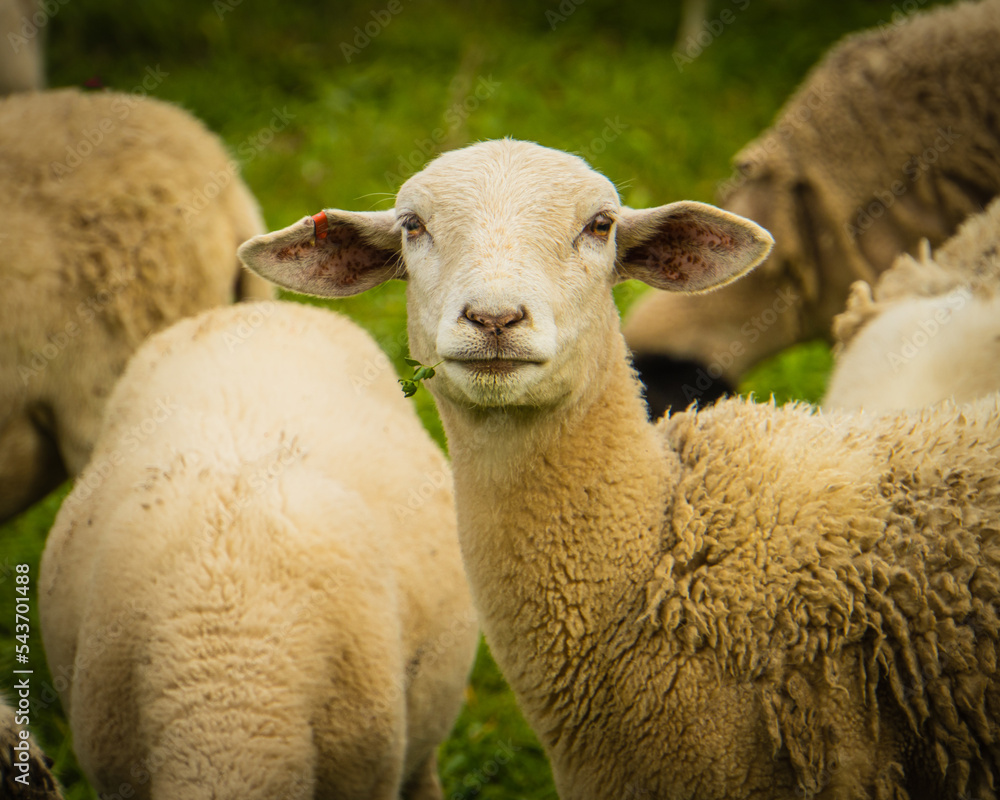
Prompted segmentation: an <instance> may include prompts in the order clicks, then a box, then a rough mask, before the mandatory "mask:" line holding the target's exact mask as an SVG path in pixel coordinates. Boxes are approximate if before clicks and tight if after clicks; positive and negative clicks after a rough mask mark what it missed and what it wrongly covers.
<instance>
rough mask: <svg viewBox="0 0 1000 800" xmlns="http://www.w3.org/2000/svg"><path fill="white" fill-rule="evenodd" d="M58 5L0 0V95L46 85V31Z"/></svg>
mask: <svg viewBox="0 0 1000 800" xmlns="http://www.w3.org/2000/svg"><path fill="white" fill-rule="evenodd" d="M58 8H59V5H58V4H56V3H52V4H51V5H47V6H46V7H45V8H40V7H39V5H38V3H37V2H36V0H0V95H5V94H11V93H12V92H27V91H32V90H37V89H41V88H42V87H43V86H45V47H44V45H45V31H46V28H47V27H48V23H49V20H50V18H51V16H52V13H53V12H54V11H55V10H57V9H58Z"/></svg>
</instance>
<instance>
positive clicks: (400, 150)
mask: <svg viewBox="0 0 1000 800" xmlns="http://www.w3.org/2000/svg"><path fill="white" fill-rule="evenodd" d="M924 5H930V3H927V4H925V3H921V2H916V1H915V0H908V2H907V3H905V4H903V3H890V2H872V1H867V2H866V1H864V0H845V1H844V2H841V3H814V2H810V3H806V2H796V1H795V0H712V2H709V3H708V9H707V21H706V25H705V26H703V27H702V28H701V33H700V35H699V36H698V37H697V39H695V40H693V41H687V40H684V41H681V42H679V46H680V49H679V51H677V53H679V55H675V50H674V46H675V42H676V40H677V37H678V27H679V24H680V19H681V4H680V3H668V2H661V3H648V2H639V0H615V1H614V2H610V1H609V0H562V2H558V0H551V2H537V3H536V2H528V0H516V1H515V2H508V3H474V2H453V3H444V2H421V0H386V1H385V2H380V1H379V0H377V1H376V2H374V3H371V2H339V3H337V2H333V3H316V2H310V3H306V2H300V1H299V0H290V1H286V2H283V3H280V4H279V3H261V2H255V0H215V1H214V2H212V1H211V0H202V1H201V2H195V0H145V2H142V3H136V2H125V0H88V2H72V0H48V7H49V9H50V10H53V11H54V13H51V14H49V15H46V16H45V24H44V25H43V26H42V27H43V28H44V33H45V35H46V36H47V37H48V75H49V83H50V85H52V86H66V85H81V84H84V83H87V82H91V83H93V82H99V83H100V85H103V86H107V87H109V88H113V89H117V90H122V91H131V90H134V89H135V87H138V86H140V85H141V84H142V82H143V80H144V79H146V78H147V77H149V76H150V75H153V74H159V75H160V76H161V78H157V79H156V80H155V81H151V82H150V83H153V82H155V83H156V86H155V88H154V89H153V91H152V94H154V95H156V96H158V97H160V98H164V99H168V100H171V101H174V102H176V103H179V104H180V105H182V106H183V107H185V108H187V109H188V110H190V111H191V112H192V113H194V114H195V115H197V116H199V117H200V118H202V119H203V120H204V121H205V122H206V123H207V124H208V126H209V127H210V128H212V129H213V130H215V131H217V132H218V133H219V134H220V135H221V136H222V138H223V139H224V140H225V141H226V143H227V144H228V145H229V147H230V148H231V150H232V152H233V154H234V157H235V158H236V160H237V161H238V162H239V163H240V165H241V168H242V170H243V174H244V176H245V178H246V180H247V182H248V183H249V185H250V187H251V188H252V189H253V190H254V192H255V193H256V194H257V197H258V198H259V200H260V203H261V206H262V208H263V211H264V216H265V218H266V220H267V224H268V226H269V227H270V228H272V229H274V228H280V227H284V226H286V225H288V224H290V223H292V222H294V221H295V220H297V219H299V218H301V217H302V216H304V215H306V214H312V213H314V212H316V211H318V210H319V209H320V208H323V207H339V208H347V209H357V210H369V209H378V208H386V207H389V206H391V204H392V197H393V193H394V191H395V190H396V188H398V185H399V184H400V183H401V182H402V180H404V179H405V178H406V177H408V176H409V175H410V174H412V173H413V172H415V171H417V170H418V169H419V168H420V167H421V166H422V165H423V164H424V163H426V162H427V161H428V160H430V159H431V158H433V157H434V156H435V155H437V154H438V153H440V152H442V151H444V150H448V149H452V148H454V147H458V146H461V145H464V144H467V143H470V142H474V141H478V140H482V139H489V138H495V137H501V136H513V137H516V138H522V139H530V140H534V141H537V142H540V143H541V144H544V145H547V146H550V147H555V148H560V149H563V150H568V151H571V152H574V153H578V154H580V155H582V156H584V157H585V158H586V159H587V160H588V161H589V162H590V163H591V164H592V165H593V166H594V167H595V168H597V169H598V170H600V171H602V172H604V173H605V174H606V175H608V176H609V177H610V178H611V179H612V180H613V181H614V182H615V183H616V184H617V186H618V187H619V189H620V191H621V194H622V197H623V200H624V201H625V202H626V203H627V204H629V205H632V206H638V207H641V206H647V205H658V204H660V203H665V202H670V201H673V200H678V199H693V200H702V201H707V202H711V201H713V199H714V188H715V186H716V184H717V183H719V182H720V181H723V180H725V179H726V178H727V177H728V176H729V175H730V170H729V159H730V157H731V156H732V155H733V154H735V153H736V151H737V150H738V149H739V148H740V147H741V146H742V145H743V144H744V143H746V142H747V141H748V140H750V139H751V138H753V137H754V136H755V135H756V134H757V133H758V132H760V131H761V130H762V129H763V128H764V127H766V126H767V125H768V124H769V123H770V121H771V120H772V118H773V117H774V115H775V113H776V111H777V110H778V108H779V107H780V105H781V103H782V102H783V100H784V99H785V98H786V97H787V96H788V94H789V93H790V92H791V91H792V89H793V88H794V87H795V86H796V84H797V83H798V82H799V81H800V80H801V79H802V77H803V76H804V74H805V73H806V71H807V70H808V68H809V67H810V66H811V65H812V64H813V63H814V62H815V61H816V59H817V58H818V57H819V56H820V55H821V54H822V52H823V51H824V50H825V49H826V48H827V47H829V45H831V44H832V43H833V42H834V41H836V40H837V39H838V38H839V37H840V36H842V35H843V34H845V33H847V32H850V31H853V30H858V29H861V28H865V27H871V26H874V25H877V24H878V23H880V22H884V23H888V22H889V20H890V19H891V17H892V15H893V14H894V13H896V14H898V13H899V11H900V9H901V7H902V6H905V7H906V8H910V7H911V6H914V7H915V6H924ZM0 46H3V45H0ZM147 85H149V84H147ZM617 291H618V300H619V303H620V306H621V307H622V308H623V309H624V308H625V307H627V306H628V305H629V304H630V303H631V302H633V301H634V300H635V298H636V297H638V296H639V295H640V294H641V293H642V291H643V288H642V287H639V286H632V285H625V286H623V287H619V289H618V290H617ZM299 299H301V298H299ZM316 302H319V301H316ZM325 305H328V306H330V307H332V308H336V309H338V310H341V311H343V312H344V313H347V314H349V315H350V316H352V317H353V318H355V319H356V320H358V321H359V322H360V323H361V324H362V325H363V326H365V327H366V328H367V329H368V330H369V331H371V332H372V334H373V335H374V336H375V337H376V339H377V340H378V341H379V342H380V343H381V345H382V346H383V348H385V349H386V351H387V352H388V353H389V355H390V356H391V357H392V358H393V360H394V362H395V363H396V366H397V368H398V369H400V371H401V372H402V371H403V369H404V367H403V363H402V358H403V357H404V356H405V355H406V347H405V333H404V300H403V289H402V285H401V284H398V283H395V282H394V283H393V284H392V285H387V286H384V287H382V288H380V289H378V290H376V291H374V292H370V293H368V294H367V295H364V296H362V297H359V298H352V299H349V300H344V301H336V302H330V303H325ZM829 366H830V358H829V351H828V348H827V346H826V344H825V343H822V342H817V343H807V344H804V345H800V346H798V347H796V348H793V349H792V350H790V351H788V352H786V353H784V354H782V355H780V356H778V357H777V358H775V359H772V360H771V361H769V362H767V363H765V364H763V365H761V366H760V367H758V368H757V369H755V370H754V371H753V373H752V374H750V375H749V376H748V377H747V379H746V380H745V381H744V384H743V386H742V387H741V390H742V391H744V392H749V391H754V392H755V393H756V395H757V397H758V398H761V399H766V398H767V397H768V396H769V395H770V394H771V393H772V392H773V393H774V394H775V396H776V399H777V400H778V401H779V402H783V401H785V400H787V399H789V398H801V399H806V400H813V401H814V400H817V399H818V398H819V397H820V395H821V394H822V391H823V385H824V380H825V376H826V373H827V371H828V370H829ZM415 400H416V402H417V403H418V407H419V409H420V412H421V415H422V418H423V419H424V421H425V423H426V424H427V426H428V428H429V429H430V430H431V432H432V433H433V434H434V435H435V437H436V438H437V439H438V441H439V442H442V444H443V437H442V433H441V429H440V424H439V422H438V420H437V416H436V414H435V412H434V409H433V405H432V403H431V402H430V399H429V396H428V394H427V392H426V391H421V392H419V393H418V394H417V396H416V398H415ZM67 490H68V487H63V489H62V490H60V491H59V492H56V493H54V494H53V495H52V496H50V497H49V498H48V499H47V500H45V501H44V502H42V503H40V504H38V505H37V506H36V507H35V508H33V509H31V510H30V511H29V512H27V513H26V514H23V515H22V516H21V517H19V518H17V519H15V520H14V521H12V522H11V523H9V524H7V525H5V526H3V527H2V528H0V542H2V544H0V553H2V557H0V608H3V609H10V610H11V613H10V614H7V613H6V612H5V613H4V614H2V615H0V637H2V641H0V676H4V677H0V685H5V682H6V681H7V680H8V678H7V677H6V676H10V675H11V669H13V619H8V617H11V618H12V617H13V613H12V611H13V607H14V581H13V579H12V576H13V574H14V573H13V571H14V566H15V565H16V564H18V563H27V564H30V565H31V568H32V573H31V574H32V577H33V581H35V582H37V575H38V573H37V564H38V560H39V556H40V553H41V550H42V547H43V544H44V537H45V534H46V532H47V531H48V528H49V526H50V525H51V522H52V519H53V517H54V515H55V512H56V510H57V509H58V505H59V502H60V500H61V499H62V497H63V496H64V495H65V492H66V491H67ZM31 644H32V654H33V665H34V666H35V667H36V674H35V676H34V681H33V695H34V696H33V701H34V703H35V713H34V714H33V718H32V727H33V730H34V731H35V733H36V735H37V736H38V738H39V739H40V740H41V742H42V744H43V745H44V746H45V747H46V749H47V750H48V751H49V753H50V754H51V755H52V756H53V757H54V758H55V762H56V767H55V768H56V771H57V773H58V775H59V777H60V779H61V780H62V781H63V783H64V784H65V786H66V788H67V795H68V797H70V798H74V800H82V799H83V798H93V797H95V796H96V795H95V793H94V792H93V791H92V790H91V789H90V787H89V786H88V785H87V784H86V781H85V779H84V778H83V777H82V776H81V774H80V771H79V768H78V767H77V766H76V763H75V761H74V759H73V757H72V752H71V750H70V741H69V739H70V737H69V732H68V728H67V725H66V723H65V721H64V719H63V716H62V712H61V710H60V708H59V705H58V703H57V702H55V701H54V700H53V699H52V698H53V696H54V694H53V692H52V690H51V686H52V681H51V678H50V677H49V676H48V675H47V673H44V672H41V671H40V670H41V669H42V666H41V664H40V661H41V641H40V637H39V636H38V624H37V616H36V617H34V622H33V626H32V642H31ZM466 699H467V703H466V707H465V709H464V710H463V712H462V715H461V717H460V719H459V721H458V724H457V725H456V728H455V730H454V732H453V735H452V737H451V738H450V739H449V740H448V742H446V743H445V745H444V746H443V748H442V752H441V759H440V764H441V772H442V780H443V781H444V786H445V797H446V798H463V799H464V800H471V798H505V799H507V798H553V797H555V792H554V789H553V787H552V782H551V778H550V776H549V771H548V767H547V765H546V763H545V759H544V755H543V753H542V751H541V748H540V747H539V745H538V743H537V741H536V739H535V738H534V736H533V735H532V734H531V732H530V731H529V730H528V728H527V727H526V726H525V724H524V722H523V720H522V719H521V718H520V715H519V714H518V712H517V709H516V705H515V703H514V701H513V699H512V697H511V695H510V693H509V691H508V690H507V688H506V685H505V683H504V681H503V679H502V677H501V676H500V675H499V673H498V672H497V670H496V667H495V665H494V664H493V662H492V660H491V658H490V656H489V653H488V650H487V649H486V648H485V646H483V647H481V648H480V654H479V658H478V660H477V664H476V667H475V670H474V673H473V678H472V682H471V685H470V688H469V690H468V692H467V698H466Z"/></svg>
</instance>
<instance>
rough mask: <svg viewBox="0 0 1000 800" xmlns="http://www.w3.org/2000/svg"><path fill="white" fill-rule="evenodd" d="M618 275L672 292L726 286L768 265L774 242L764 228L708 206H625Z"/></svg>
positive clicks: (619, 235) (620, 225) (620, 226)
mask: <svg viewBox="0 0 1000 800" xmlns="http://www.w3.org/2000/svg"><path fill="white" fill-rule="evenodd" d="M616 242H617V247H618V263H617V268H618V274H619V276H620V278H621V279H622V280H624V279H626V278H636V279H638V280H640V281H642V282H643V283H648V284H649V285H650V286H654V287H656V288H657V289H666V290H667V291H670V292H684V293H694V292H704V291H707V290H709V289H715V288H717V287H719V286H725V285H726V284H727V283H729V282H730V281H734V280H736V279H737V278H738V277H740V276H741V275H743V274H744V273H746V272H748V271H750V270H751V269H753V268H754V267H755V266H757V265H758V264H759V263H760V262H761V261H763V260H764V259H765V258H766V257H767V254H768V253H769V252H771V246H772V245H773V244H774V240H773V239H772V238H771V234H769V233H768V232H767V231H766V230H764V229H763V228H762V227H760V225H757V224H756V223H754V222H751V221H750V220H748V219H744V218H743V217H738V216H736V215H735V214H730V213H729V212H728V211H723V210H721V209H718V208H716V207H715V206H710V205H706V204H705V203H693V202H682V203H671V204H670V205H666V206H659V207H658V208H647V209H641V210H637V209H632V208H623V209H621V213H620V215H619V217H618V231H617V234H616Z"/></svg>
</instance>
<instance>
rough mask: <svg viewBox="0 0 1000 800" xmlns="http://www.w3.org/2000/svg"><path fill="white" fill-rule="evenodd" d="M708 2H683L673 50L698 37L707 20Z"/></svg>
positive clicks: (708, 0) (707, 0)
mask: <svg viewBox="0 0 1000 800" xmlns="http://www.w3.org/2000/svg"><path fill="white" fill-rule="evenodd" d="M709 2H710V0H684V4H683V6H682V8H681V24H680V27H679V28H678V29H677V40H676V41H675V42H674V50H680V49H681V48H682V47H683V45H684V43H685V42H687V41H688V39H693V38H695V37H697V36H698V32H699V31H700V30H701V29H702V26H704V24H705V22H706V20H707V19H708V4H709Z"/></svg>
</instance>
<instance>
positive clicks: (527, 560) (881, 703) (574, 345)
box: [239, 140, 1000, 800]
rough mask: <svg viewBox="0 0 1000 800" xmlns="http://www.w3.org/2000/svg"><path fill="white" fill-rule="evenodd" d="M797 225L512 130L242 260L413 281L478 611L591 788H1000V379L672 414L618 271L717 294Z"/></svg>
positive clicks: (739, 794)
mask: <svg viewBox="0 0 1000 800" xmlns="http://www.w3.org/2000/svg"><path fill="white" fill-rule="evenodd" d="M321 222H324V221H322V220H321ZM319 227H323V228H324V229H325V232H326V233H327V234H328V237H329V238H330V239H332V240H333V242H332V243H326V242H324V241H323V239H322V237H321V236H320V235H319V233H318V231H319ZM314 236H315V238H314ZM768 244H769V239H768V237H767V235H766V233H765V232H763V231H761V230H760V229H759V228H758V227H757V226H756V225H753V224H752V223H750V222H748V221H746V220H740V219H739V218H737V217H734V216H733V215H731V214H726V213H724V212H721V211H719V210H718V209H711V208H710V207H705V206H701V205H700V204H692V203H676V204H670V205H667V206H661V207H658V208H655V209H643V210H637V209H629V208H625V207H622V206H621V205H620V201H619V200H618V197H617V193H616V192H615V190H614V187H613V186H612V184H611V183H610V182H609V181H608V180H607V179H605V178H604V177H603V176H601V175H599V174H597V173H595V172H593V171H592V170H590V169H589V167H587V165H586V164H585V163H584V162H582V161H581V160H580V159H577V158H575V157H572V156H569V155H567V154H564V153H558V152H554V151H551V150H548V149H546V148H542V147H539V146H537V145H534V144H530V143H524V142H511V141H506V140H505V141H501V142H486V143H482V144H478V145H475V146H472V147H469V148H466V149H464V150H460V151H456V152H452V153H447V154H445V155H443V156H441V157H439V158H438V159H437V160H435V161H434V162H432V163H431V164H430V165H429V166H428V167H426V168H425V169H424V170H423V171H422V172H421V173H418V174H417V175H415V176H414V177H412V178H410V179H409V180H408V181H407V182H406V183H405V184H404V185H403V187H402V188H401V189H400V191H399V193H398V195H397V197H396V209H395V212H394V213H393V212H371V213H367V214H365V213H356V212H344V211H337V210H327V211H326V212H325V224H321V223H316V224H315V225H314V224H313V220H312V219H310V218H306V219H304V220H302V221H301V222H300V223H297V224H296V225H293V226H291V227H289V228H287V229H285V230H283V231H278V232H275V233H272V234H267V235H265V236H261V237H257V238H256V239H254V240H252V241H250V242H248V243H246V244H244V245H243V246H242V247H241V248H240V251H239V254H240V256H241V258H242V259H243V260H244V263H246V264H248V266H251V268H253V269H256V270H258V271H259V272H260V273H261V274H263V275H265V276H269V277H271V278H272V279H273V280H275V281H277V282H279V283H281V284H282V285H285V286H288V287H291V288H297V289H300V290H301V289H306V290H309V291H313V292H317V293H325V294H349V293H352V292H357V291H360V290H362V289H363V288H367V287H369V286H371V285H374V284H376V283H378V282H379V281H380V280H385V279H386V278H388V277H394V276H397V275H405V277H406V279H407V287H408V288H407V292H408V300H407V303H408V310H409V323H408V324H409V336H410V348H411V352H412V353H413V354H414V356H415V357H416V358H418V359H420V360H421V361H423V362H424V363H437V362H438V361H441V362H442V363H441V365H440V367H439V369H438V372H437V374H436V375H435V377H434V378H433V379H432V380H430V381H428V383H427V385H428V388H430V390H431V391H432V392H433V394H434V396H435V400H436V402H437V404H438V409H439V411H440V412H441V417H442V421H443V423H444V426H445V430H446V432H447V434H448V441H449V446H450V452H451V454H452V458H453V465H454V472H455V488H456V503H457V510H458V520H459V537H460V540H461V544H462V553H463V558H464V560H465V566H466V570H467V573H468V575H469V579H470V584H471V586H472V589H473V596H474V598H475V602H476V605H477V610H478V612H479V615H480V619H481V621H482V624H483V628H484V631H485V633H486V636H487V639H488V641H489V642H490V646H491V650H492V652H493V654H494V657H495V658H496V660H497V663H498V664H499V665H500V667H501V669H502V670H503V672H504V674H505V675H506V677H507V679H508V681H509V682H510V684H511V686H512V688H513V689H514V691H515V693H516V694H517V697H518V701H519V703H520V704H521V707H522V709H523V711H524V713H525V716H526V718H527V720H528V721H529V723H530V724H531V725H532V727H533V728H534V729H535V731H536V732H537V734H538V736H539V738H540V740H541V741H542V743H543V744H544V746H545V748H546V751H547V753H548V755H549V757H550V760H551V762H552V768H553V774H554V777H555V780H556V785H557V788H558V790H559V793H560V796H562V797H565V798H573V800H589V799H590V798H595V799H596V798H601V799H602V800H610V799H611V798H620V797H623V796H625V797H656V798H690V797H699V798H719V799H720V800H721V799H722V798H726V799H727V800H734V799H735V798H759V799H760V800H763V798H769V799H770V800H773V799H774V798H788V799H790V798H794V797H801V796H803V795H806V796H823V797H830V798H838V799H842V798H858V800H860V799H861V798H866V800H870V798H873V797H874V798H879V800H883V799H885V800H888V798H906V797H909V798H911V800H916V798H918V797H924V796H933V797H936V798H950V799H951V800H955V799H956V798H959V797H962V796H977V797H984V798H993V797H995V796H996V795H995V788H994V787H995V786H996V779H997V777H1000V753H998V742H1000V731H998V729H997V723H996V719H997V718H998V713H1000V680H998V678H1000V676H998V674H997V645H998V641H1000V620H998V616H997V609H998V603H997V596H998V589H1000V539H998V537H1000V523H998V520H1000V479H998V473H997V469H996V460H997V453H998V449H1000V408H998V402H997V400H996V399H990V400H989V401H982V402H981V403H980V404H979V405H975V406H971V407H968V408H965V409H961V410H960V409H957V408H955V407H953V406H944V407H941V408H938V409H935V410H932V411H926V412H923V413H922V414H919V415H905V414H900V415H898V416H889V417H885V418H877V417H874V418H873V417H867V416H864V415H840V416H838V415H833V416H820V415H816V414H815V413H814V412H813V410H812V409H810V408H806V407H788V408H783V409H776V408H774V407H773V406H756V405H753V404H751V403H747V402H744V401H741V400H733V401H726V402H724V403H722V404H720V405H719V406H717V407H716V408H715V409H714V410H709V411H704V412H700V413H699V412H688V413H684V414H678V415H675V416H673V417H671V418H669V419H666V420H664V421H663V422H661V423H660V426H659V427H654V426H652V425H650V424H649V423H648V422H647V421H646V415H645V411H644V408H643V404H642V400H641V397H640V393H639V389H640V387H639V384H638V382H637V381H636V380H635V376H634V374H633V373H632V371H631V369H630V366H629V363H628V360H627V350H626V347H625V342H624V338H623V337H622V335H621V332H620V330H619V327H618V324H617V323H618V316H617V312H616V309H615V305H614V302H613V297H612V292H611V288H612V285H613V284H614V283H615V281H617V280H621V279H623V278H628V277H633V278H636V277H637V278H640V279H643V280H646V281H647V282H649V283H650V284H651V285H654V286H658V287H659V288H671V287H672V288H674V290H676V291H698V290H703V289H704V288H707V287H709V286H711V285H712V284H721V283H725V282H726V281H728V280H732V279H733V278H734V277H737V276H738V275H740V274H741V273H742V272H745V271H746V270H747V269H750V268H752V267H753V266H754V264H756V263H759V261H760V260H761V259H762V258H764V257H765V256H766V254H767V251H768ZM392 254H399V255H401V264H398V265H397V262H396V261H394V260H393V259H392V258H391V255H392ZM387 265H392V270H390V269H389V267H388V266H387Z"/></svg>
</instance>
